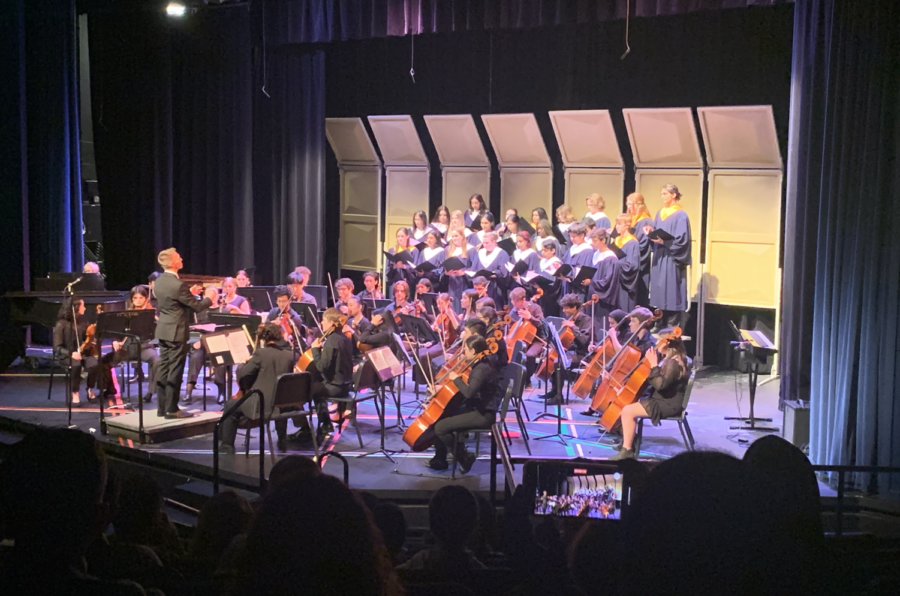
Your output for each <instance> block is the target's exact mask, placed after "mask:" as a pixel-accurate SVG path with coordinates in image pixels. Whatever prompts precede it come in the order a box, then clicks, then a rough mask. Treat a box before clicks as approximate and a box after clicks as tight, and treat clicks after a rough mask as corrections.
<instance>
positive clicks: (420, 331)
mask: <svg viewBox="0 0 900 596" xmlns="http://www.w3.org/2000/svg"><path fill="white" fill-rule="evenodd" d="M399 316H400V320H401V321H403V331H404V333H406V334H407V335H412V336H413V338H415V341H416V343H417V344H425V343H428V342H431V343H432V344H436V343H438V342H440V341H441V338H440V336H439V335H438V334H437V331H435V330H434V329H432V328H431V325H429V324H428V321H426V320H425V319H423V318H421V317H415V316H413V315H404V314H401V315H399Z"/></svg>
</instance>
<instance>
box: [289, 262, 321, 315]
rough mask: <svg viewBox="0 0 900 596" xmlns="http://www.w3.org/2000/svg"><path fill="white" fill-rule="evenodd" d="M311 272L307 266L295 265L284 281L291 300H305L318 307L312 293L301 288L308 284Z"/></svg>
mask: <svg viewBox="0 0 900 596" xmlns="http://www.w3.org/2000/svg"><path fill="white" fill-rule="evenodd" d="M311 274H312V273H311V272H310V270H309V269H308V268H307V267H302V266H301V267H297V268H296V269H294V270H293V271H292V272H291V273H289V274H288V276H287V279H286V280H285V282H284V283H285V285H287V287H288V289H289V290H290V291H291V297H290V298H291V300H290V301H291V302H305V303H307V304H312V305H313V306H315V307H316V308H319V304H318V303H317V302H316V299H315V297H314V296H313V295H312V294H308V293H307V292H306V290H304V289H303V288H305V287H306V286H307V285H308V284H309V276H310V275H311Z"/></svg>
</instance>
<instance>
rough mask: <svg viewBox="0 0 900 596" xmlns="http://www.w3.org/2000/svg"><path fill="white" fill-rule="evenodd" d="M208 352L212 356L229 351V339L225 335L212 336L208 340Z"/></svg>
mask: <svg viewBox="0 0 900 596" xmlns="http://www.w3.org/2000/svg"><path fill="white" fill-rule="evenodd" d="M206 350H207V351H208V352H209V353H211V354H218V353H220V352H227V351H228V338H226V337H225V336H224V335H212V336H208V337H207V338H206Z"/></svg>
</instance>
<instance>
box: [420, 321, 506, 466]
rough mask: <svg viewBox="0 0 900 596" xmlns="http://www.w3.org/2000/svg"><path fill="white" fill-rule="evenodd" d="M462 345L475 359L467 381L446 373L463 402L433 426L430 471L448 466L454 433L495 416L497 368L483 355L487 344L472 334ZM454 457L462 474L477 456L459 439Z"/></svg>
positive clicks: (486, 423)
mask: <svg viewBox="0 0 900 596" xmlns="http://www.w3.org/2000/svg"><path fill="white" fill-rule="evenodd" d="M463 346H464V347H463V350H465V356H466V358H467V359H468V360H471V361H474V364H472V366H471V369H470V371H469V380H468V382H466V381H465V380H464V379H463V378H462V377H461V376H459V375H458V374H456V372H453V371H451V372H450V373H449V382H451V383H455V384H456V387H457V388H458V389H459V391H460V393H461V394H462V396H463V398H464V401H463V402H462V404H460V406H458V408H457V410H456V411H455V412H452V413H450V412H448V413H447V414H448V415H447V416H445V417H444V418H442V419H440V420H439V421H438V422H437V424H436V425H435V427H434V430H435V434H436V435H437V441H435V445H434V451H435V453H434V457H433V458H431V459H430V460H429V461H428V464H427V465H428V467H429V468H431V469H432V470H446V469H447V468H448V467H449V466H448V464H447V453H448V452H449V451H450V449H452V448H453V434H454V433H458V432H464V431H466V430H469V429H475V428H478V429H483V428H490V426H491V425H492V424H493V423H494V422H495V421H496V419H497V409H498V408H499V406H500V403H499V402H500V398H501V396H500V389H499V385H498V383H497V379H498V375H497V371H496V370H494V367H493V366H491V364H490V360H489V359H488V358H486V355H487V352H488V344H487V342H486V341H485V339H484V338H483V337H481V336H478V335H475V336H472V337H469V338H467V339H466V340H465V343H464V344H463ZM454 457H455V458H456V461H457V462H458V464H459V469H460V472H462V473H463V474H467V473H468V472H469V470H471V469H472V465H473V464H474V463H475V459H476V456H475V455H472V454H470V453H469V452H468V451H467V450H466V446H465V444H464V442H462V441H460V442H459V444H458V446H457V451H456V453H455V454H454Z"/></svg>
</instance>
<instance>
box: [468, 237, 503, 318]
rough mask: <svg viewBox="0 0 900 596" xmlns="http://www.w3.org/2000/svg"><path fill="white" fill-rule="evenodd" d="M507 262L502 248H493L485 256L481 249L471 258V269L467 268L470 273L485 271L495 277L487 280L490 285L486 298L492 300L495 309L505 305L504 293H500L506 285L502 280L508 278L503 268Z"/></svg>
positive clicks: (483, 250) (485, 252)
mask: <svg viewBox="0 0 900 596" xmlns="http://www.w3.org/2000/svg"><path fill="white" fill-rule="evenodd" d="M508 262H509V255H508V254H506V251H505V250H503V249H502V248H499V247H495V248H494V250H493V251H492V252H491V254H487V251H485V249H483V248H481V249H479V250H478V251H477V252H476V253H475V254H474V255H473V256H472V263H471V267H469V270H470V271H480V270H482V269H486V270H488V271H490V272H491V273H493V274H494V275H496V276H497V277H496V278H492V279H490V280H489V281H490V282H491V283H490V285H489V286H488V296H490V297H491V298H493V299H494V304H496V305H497V308H503V305H504V304H506V293H505V292H503V291H502V288H503V287H504V285H505V284H506V280H505V279H504V278H505V277H508V276H509V271H507V270H506V267H505V265H506V264H507V263H508Z"/></svg>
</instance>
